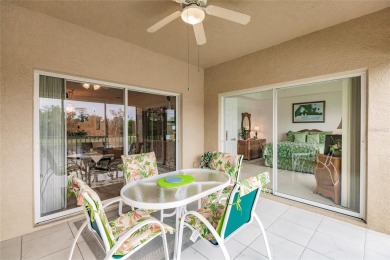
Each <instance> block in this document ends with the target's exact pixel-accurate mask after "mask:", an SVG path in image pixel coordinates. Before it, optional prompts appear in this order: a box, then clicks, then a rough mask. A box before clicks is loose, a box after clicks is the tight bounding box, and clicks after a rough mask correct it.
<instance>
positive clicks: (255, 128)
mask: <svg viewBox="0 0 390 260" xmlns="http://www.w3.org/2000/svg"><path fill="white" fill-rule="evenodd" d="M253 130H255V131H256V133H255V139H257V131H258V130H259V127H258V126H255V127H254V128H253Z"/></svg>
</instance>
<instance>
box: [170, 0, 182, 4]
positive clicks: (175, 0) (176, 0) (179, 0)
mask: <svg viewBox="0 0 390 260" xmlns="http://www.w3.org/2000/svg"><path fill="white" fill-rule="evenodd" d="M172 1H173V2H176V3H179V4H181V2H182V1H181V0H172Z"/></svg>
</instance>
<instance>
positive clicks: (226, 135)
mask: <svg viewBox="0 0 390 260" xmlns="http://www.w3.org/2000/svg"><path fill="white" fill-rule="evenodd" d="M225 140H226V141H227V140H228V131H226V133H225Z"/></svg>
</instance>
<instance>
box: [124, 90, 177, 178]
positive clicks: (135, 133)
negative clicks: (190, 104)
mask: <svg viewBox="0 0 390 260" xmlns="http://www.w3.org/2000/svg"><path fill="white" fill-rule="evenodd" d="M127 111H128V112H127V114H128V118H127V120H128V122H127V123H128V147H129V151H128V152H129V154H138V153H147V152H154V153H155V155H156V159H157V167H158V172H159V173H164V172H169V171H173V170H176V97H174V96H164V95H157V94H149V93H140V92H135V91H129V92H128V107H127Z"/></svg>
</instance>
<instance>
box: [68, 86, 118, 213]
mask: <svg viewBox="0 0 390 260" xmlns="http://www.w3.org/2000/svg"><path fill="white" fill-rule="evenodd" d="M66 94H67V98H66V101H65V107H66V135H67V138H66V140H67V142H66V143H67V158H66V159H67V165H66V168H67V174H68V175H75V176H77V177H78V178H81V179H82V180H84V181H85V182H86V183H87V184H88V185H89V186H90V187H91V188H92V189H94V190H95V191H96V192H97V193H98V195H99V196H100V198H101V199H102V200H106V199H111V198H113V197H117V196H119V191H120V189H121V188H122V186H123V173H122V172H121V171H120V170H119V169H118V165H119V164H120V163H121V155H122V154H123V131H124V129H123V121H124V105H123V102H124V90H123V89H117V88H112V87H107V86H100V85H97V84H90V83H85V82H84V83H83V82H74V81H67V82H66ZM71 207H76V201H75V198H73V197H70V198H69V199H68V207H67V208H68V209H69V208H71Z"/></svg>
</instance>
